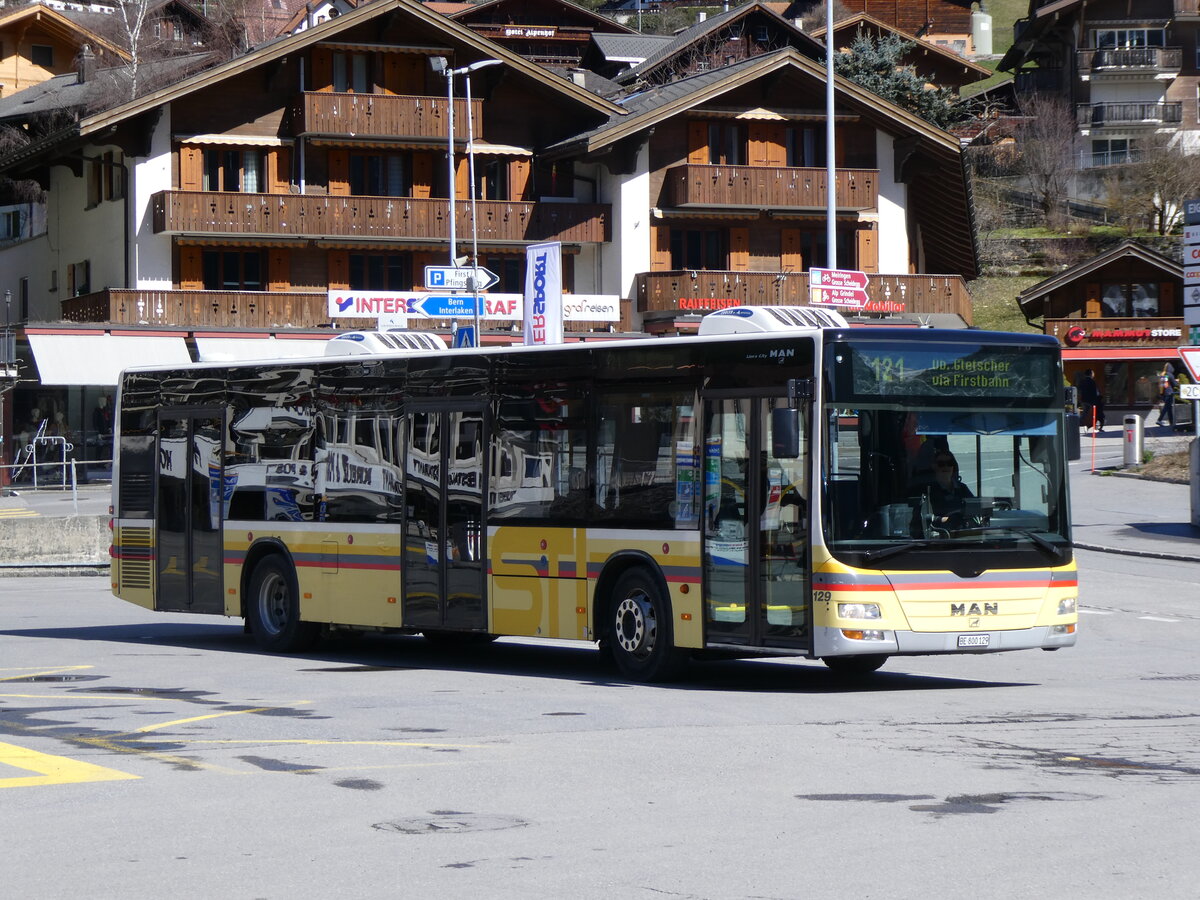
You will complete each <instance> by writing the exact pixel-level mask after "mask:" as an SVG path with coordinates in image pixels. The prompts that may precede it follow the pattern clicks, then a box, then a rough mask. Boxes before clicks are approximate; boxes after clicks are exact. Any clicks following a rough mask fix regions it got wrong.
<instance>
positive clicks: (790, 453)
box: [771, 406, 800, 459]
mask: <svg viewBox="0 0 1200 900" xmlns="http://www.w3.org/2000/svg"><path fill="white" fill-rule="evenodd" d="M771 455H772V456H773V457H775V459H799V458H800V410H798V409H792V408H790V407H786V406H782V407H776V408H775V409H773V410H771Z"/></svg>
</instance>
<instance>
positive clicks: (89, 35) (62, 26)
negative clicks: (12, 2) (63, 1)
mask: <svg viewBox="0 0 1200 900" xmlns="http://www.w3.org/2000/svg"><path fill="white" fill-rule="evenodd" d="M26 19H33V20H34V21H36V22H37V23H38V24H39V25H41V26H42V27H43V28H45V29H46V30H47V31H49V32H51V33H54V34H57V35H58V36H59V37H61V38H62V39H63V40H65V41H68V42H72V43H74V44H75V46H77V47H82V46H83V45H84V44H91V45H92V46H93V47H98V48H103V50H104V51H105V52H106V53H112V54H113V55H114V56H116V57H117V58H118V59H128V58H129V54H128V53H126V52H125V51H124V50H122V49H121V48H120V47H118V46H117V45H116V44H114V43H112V42H111V41H108V40H106V39H105V38H102V37H100V35H98V34H96V32H94V31H92V30H91V29H90V28H88V27H87V26H85V25H82V24H80V23H79V22H76V21H73V20H72V19H71V18H69V17H68V16H66V15H64V14H63V13H61V12H59V11H58V10H56V9H51V8H50V7H49V6H42V5H41V4H40V3H31V4H30V5H29V6H22V7H18V8H17V9H14V10H12V11H11V12H6V13H5V14H3V15H0V30H5V29H8V28H11V27H12V26H14V25H21V24H28V23H26V21H25V20H26Z"/></svg>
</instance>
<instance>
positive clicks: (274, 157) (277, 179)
mask: <svg viewBox="0 0 1200 900" xmlns="http://www.w3.org/2000/svg"><path fill="white" fill-rule="evenodd" d="M291 187H292V151H291V148H290V147H277V148H276V149H274V150H271V151H269V152H268V153H267V192H268V193H271V194H287V193H290V192H291Z"/></svg>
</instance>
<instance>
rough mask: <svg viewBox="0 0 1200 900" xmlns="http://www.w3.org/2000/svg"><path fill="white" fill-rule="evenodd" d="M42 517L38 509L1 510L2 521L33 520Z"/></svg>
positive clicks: (0, 517)
mask: <svg viewBox="0 0 1200 900" xmlns="http://www.w3.org/2000/svg"><path fill="white" fill-rule="evenodd" d="M40 515H41V513H40V512H38V511H37V510H36V509H0V519H32V518H33V517H34V516H40Z"/></svg>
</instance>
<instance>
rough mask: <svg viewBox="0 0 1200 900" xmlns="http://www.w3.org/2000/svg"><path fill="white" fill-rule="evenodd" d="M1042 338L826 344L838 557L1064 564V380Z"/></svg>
mask: <svg viewBox="0 0 1200 900" xmlns="http://www.w3.org/2000/svg"><path fill="white" fill-rule="evenodd" d="M1042 349H1043V348H1034V350H1035V352H1030V350H1029V348H1020V349H1019V350H1014V349H1012V348H1008V347H1004V346H997V347H989V346H986V345H984V346H981V345H980V344H978V343H974V344H961V345H941V346H934V347H929V346H919V345H916V344H915V343H913V344H910V345H908V346H896V345H889V346H888V347H887V348H886V349H877V348H874V347H871V348H866V349H865V350H864V349H863V348H858V347H853V346H848V345H840V346H837V345H835V349H834V352H832V353H831V354H830V355H829V358H828V362H827V375H828V376H829V383H830V385H831V396H830V397H828V398H827V402H826V403H825V405H824V408H823V414H824V421H825V435H824V438H825V440H824V446H825V453H824V460H823V466H824V476H825V478H824V481H825V485H826V493H825V503H826V509H825V516H824V523H825V539H826V542H827V545H828V548H829V550H830V551H831V552H832V553H833V554H834V556H836V557H838V558H840V559H842V560H843V561H845V562H847V563H849V564H851V565H858V566H866V567H878V568H900V569H916V568H950V569H953V570H958V569H961V568H964V567H966V568H970V569H974V570H981V569H984V568H995V567H1002V568H1012V567H1014V566H1022V565H1024V566H1034V565H1046V564H1047V563H1049V564H1051V565H1059V564H1064V563H1066V562H1068V561H1069V560H1070V542H1069V541H1070V534H1069V514H1068V511H1067V502H1066V485H1065V462H1064V455H1063V446H1062V413H1061V409H1062V407H1061V404H1058V403H1057V397H1058V394H1059V393H1060V392H1061V383H1062V382H1061V376H1060V375H1058V374H1057V371H1058V367H1057V366H1056V365H1054V364H1053V363H1054V359H1053V357H1052V355H1051V354H1050V353H1044V352H1041V351H1042ZM943 380H949V381H952V382H955V383H953V384H947V385H943V384H942V383H941V382H942V381H943ZM943 387H945V389H944V390H943ZM964 395H965V396H964ZM1014 551H1016V553H1015V554H1014ZM935 557H936V558H935Z"/></svg>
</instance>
